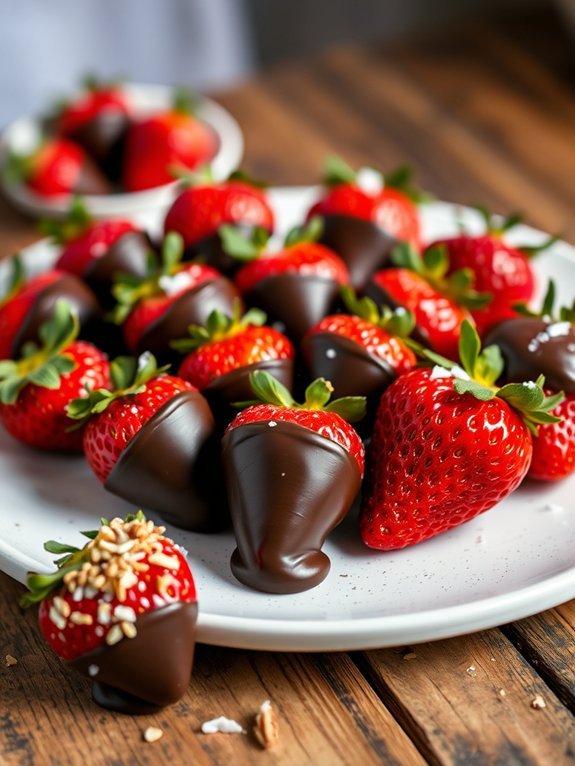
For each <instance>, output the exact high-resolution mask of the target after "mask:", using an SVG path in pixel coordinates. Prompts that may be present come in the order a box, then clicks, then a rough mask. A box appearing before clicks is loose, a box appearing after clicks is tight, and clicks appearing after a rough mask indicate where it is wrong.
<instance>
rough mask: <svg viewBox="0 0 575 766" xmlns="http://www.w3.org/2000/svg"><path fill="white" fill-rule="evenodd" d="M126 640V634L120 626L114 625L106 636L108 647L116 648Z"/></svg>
mask: <svg viewBox="0 0 575 766" xmlns="http://www.w3.org/2000/svg"><path fill="white" fill-rule="evenodd" d="M123 638H124V633H123V632H122V628H121V627H120V626H119V625H112V627H111V628H110V630H109V631H108V633H107V634H106V643H107V644H108V646H114V644H117V643H118V642H119V641H121V640H122V639H123Z"/></svg>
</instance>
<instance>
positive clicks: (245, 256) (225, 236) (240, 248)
mask: <svg viewBox="0 0 575 766" xmlns="http://www.w3.org/2000/svg"><path fill="white" fill-rule="evenodd" d="M258 230H259V231H260V232H264V233H265V235H266V241H265V242H264V243H263V245H262V244H261V240H262V234H261V233H259V234H257V235H256V234H255V232H256V231H258ZM218 236H219V237H220V239H221V241H222V247H223V249H224V251H225V252H226V253H227V254H228V255H231V256H232V258H235V259H236V260H238V261H246V262H247V261H253V260H255V259H256V258H258V257H259V255H260V253H261V251H262V249H263V247H265V244H266V243H267V240H268V239H269V234H268V232H266V231H265V229H262V228H261V227H257V228H256V229H255V230H254V235H253V236H256V237H257V242H256V241H254V238H253V236H252V237H248V236H246V235H245V234H244V233H243V231H242V230H241V229H240V228H238V227H237V226H233V225H232V224H229V223H224V224H222V225H221V226H220V227H219V229H218Z"/></svg>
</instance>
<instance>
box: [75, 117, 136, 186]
mask: <svg viewBox="0 0 575 766" xmlns="http://www.w3.org/2000/svg"><path fill="white" fill-rule="evenodd" d="M129 124H130V121H129V119H128V117H127V116H126V115H125V114H124V113H123V112H122V111H120V110H119V109H107V110H106V111H104V112H102V113H101V114H99V115H98V116H97V117H96V118H94V119H93V120H90V121H89V122H86V123H84V125H81V126H80V127H79V128H77V129H76V130H75V131H74V132H73V133H71V134H70V136H69V138H70V139H71V140H72V141H75V142H76V143H78V144H80V146H81V147H82V148H83V149H84V150H85V151H86V152H88V154H89V155H90V156H91V157H92V159H93V160H94V161H95V162H96V163H97V164H98V165H99V167H100V168H101V169H102V172H103V173H104V174H105V175H106V176H107V177H108V178H109V179H110V180H111V181H112V182H113V183H115V184H118V183H119V182H120V180H121V176H122V155H123V150H124V142H125V137H126V131H127V129H128V126H129Z"/></svg>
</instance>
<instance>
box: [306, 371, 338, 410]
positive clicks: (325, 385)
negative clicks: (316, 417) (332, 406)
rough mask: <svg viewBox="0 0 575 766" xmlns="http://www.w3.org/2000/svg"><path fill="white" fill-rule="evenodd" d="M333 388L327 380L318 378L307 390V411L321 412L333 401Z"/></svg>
mask: <svg viewBox="0 0 575 766" xmlns="http://www.w3.org/2000/svg"><path fill="white" fill-rule="evenodd" d="M332 393H333V386H332V384H331V383H330V382H329V380H326V379H325V378H317V379H316V380H314V381H313V382H312V383H310V384H309V386H308V387H307V388H306V390H305V403H304V407H305V409H306V410H321V409H323V408H324V407H325V405H326V404H327V403H328V402H329V400H330V399H331V395H332Z"/></svg>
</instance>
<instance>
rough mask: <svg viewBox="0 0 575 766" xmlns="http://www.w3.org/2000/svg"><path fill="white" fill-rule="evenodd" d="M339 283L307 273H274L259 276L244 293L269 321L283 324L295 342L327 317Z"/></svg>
mask: <svg viewBox="0 0 575 766" xmlns="http://www.w3.org/2000/svg"><path fill="white" fill-rule="evenodd" d="M339 290H340V285H339V283H338V282H336V281H335V280H334V279H326V278H325V277H316V276H313V275H308V274H275V275H273V276H271V277H267V278H266V279H262V281H261V282H258V284H257V285H255V287H253V288H252V289H251V290H249V291H248V292H247V293H246V300H247V301H248V302H249V303H250V304H251V305H252V306H258V307H259V308H261V309H263V310H264V311H265V312H266V313H267V315H268V321H269V322H276V321H278V322H281V323H282V324H283V325H285V328H286V335H287V336H288V337H289V338H290V339H291V340H293V341H294V342H296V343H297V342H299V340H300V338H302V337H303V336H304V335H305V334H306V332H307V331H308V330H309V329H311V328H312V327H313V326H314V325H316V324H317V323H318V322H319V321H320V319H323V317H325V316H327V315H328V314H329V313H330V311H331V308H332V306H333V305H334V303H335V301H336V300H337V297H338V296H339Z"/></svg>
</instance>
